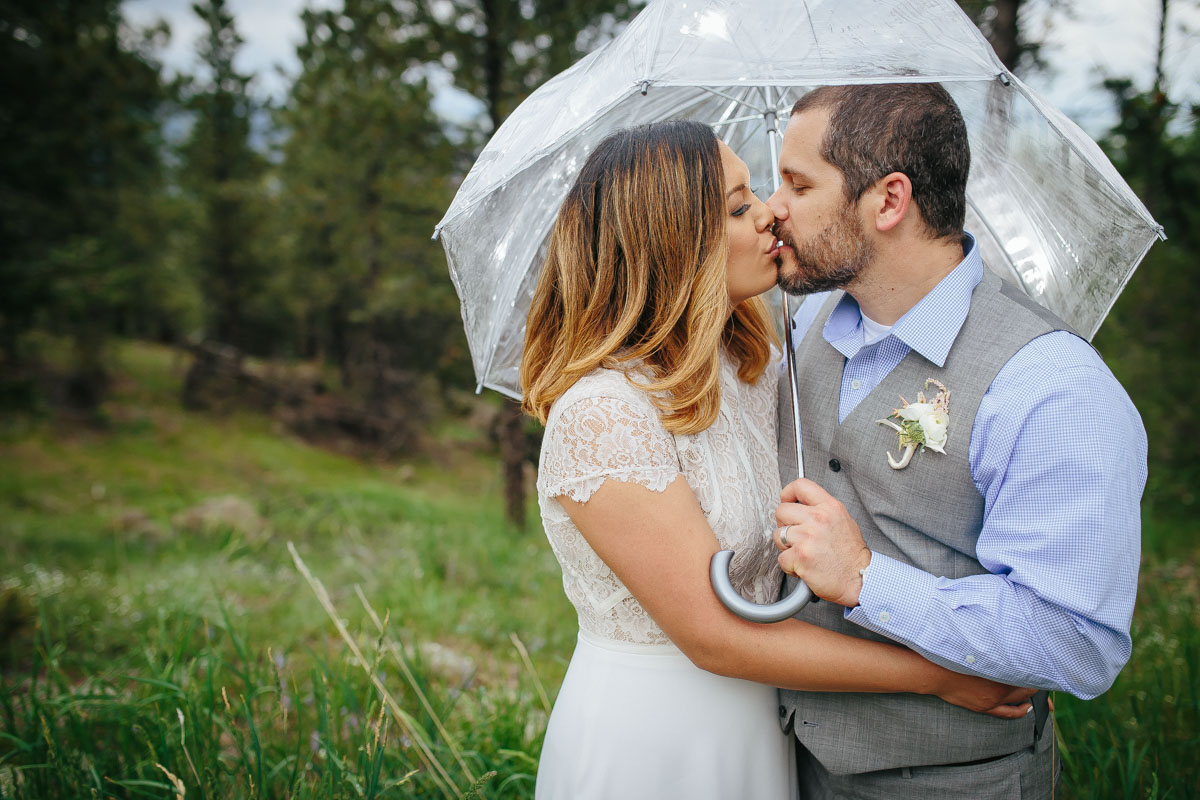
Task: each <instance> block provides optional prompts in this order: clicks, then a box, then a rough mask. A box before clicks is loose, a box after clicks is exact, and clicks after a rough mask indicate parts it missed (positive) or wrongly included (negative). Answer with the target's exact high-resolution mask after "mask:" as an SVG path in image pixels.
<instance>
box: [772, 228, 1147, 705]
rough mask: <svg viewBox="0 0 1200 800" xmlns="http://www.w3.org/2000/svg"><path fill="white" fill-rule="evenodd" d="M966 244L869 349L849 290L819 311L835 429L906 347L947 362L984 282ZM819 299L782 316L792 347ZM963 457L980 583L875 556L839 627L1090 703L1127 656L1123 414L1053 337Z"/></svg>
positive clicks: (1127, 429) (1069, 341) (1132, 465)
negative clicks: (837, 383)
mask: <svg viewBox="0 0 1200 800" xmlns="http://www.w3.org/2000/svg"><path fill="white" fill-rule="evenodd" d="M967 242H968V243H967V246H966V255H965V257H964V259H963V260H962V262H961V263H959V265H958V266H957V267H956V268H955V269H954V270H953V271H952V272H951V273H950V274H949V275H947V276H946V277H945V278H943V279H942V281H941V282H940V283H939V284H938V285H937V286H936V287H935V288H934V289H933V290H932V291H931V292H930V293H929V294H928V295H926V296H925V297H924V298H923V299H922V300H921V301H920V302H919V303H917V305H915V306H914V307H913V308H912V309H910V310H909V311H908V313H907V314H905V315H904V316H903V317H901V318H900V319H899V320H898V321H897V322H896V324H895V325H894V326H893V327H892V329H891V331H890V333H889V335H887V336H886V337H884V338H883V339H881V340H880V341H878V342H875V343H872V344H870V345H866V346H864V343H863V326H862V314H861V311H860V310H859V307H858V303H856V302H855V301H854V299H853V298H852V297H850V296H849V295H845V296H844V297H843V299H842V301H841V302H840V303H839V304H838V305H837V306H836V307H835V308H834V309H833V311H832V313H830V315H829V317H828V319H827V320H826V321H825V323H824V329H823V335H824V338H825V340H826V341H828V342H829V343H830V344H831V345H833V347H834V348H836V349H837V350H838V352H840V353H841V354H842V355H844V356H845V357H846V364H845V368H844V370H843V373H842V386H841V399H840V402H839V406H838V421H839V423H840V422H841V421H843V420H844V419H845V418H846V415H848V414H849V413H850V412H851V411H852V410H853V409H854V407H855V406H856V405H858V402H859V401H860V400H861V399H862V398H863V397H865V396H866V395H867V394H868V393H869V392H870V391H871V390H872V389H874V388H875V387H876V386H878V385H879V383H880V381H882V380H883V379H884V377H886V376H887V374H888V373H889V372H891V371H892V369H894V368H895V367H896V366H897V365H898V364H899V363H900V361H901V360H902V359H903V358H904V356H905V355H907V354H908V352H909V350H916V351H917V352H918V353H919V354H920V355H922V356H924V357H925V358H926V359H928V360H929V361H931V362H933V363H935V364H937V365H939V366H942V365H944V364H945V361H946V356H947V354H948V353H949V351H950V347H951V345H952V344H953V343H954V339H955V337H956V336H957V335H958V331H959V329H960V328H961V327H962V324H963V321H964V320H965V319H966V316H967V310H968V308H969V307H970V302H971V293H972V291H973V290H974V288H975V287H976V286H977V285H978V284H979V281H980V280H981V279H982V277H983V270H984V266H983V261H982V260H981V258H980V256H979V250H978V248H977V247H976V246H975V241H974V239H973V238H971V237H970V236H968V239H967ZM826 299H827V295H824V294H822V295H814V296H812V297H809V298H808V299H807V300H806V301H805V302H804V303H803V304H802V305H801V307H800V309H799V310H798V311H797V312H796V315H795V320H796V326H795V328H794V330H793V346H795V345H798V344H799V343H800V340H801V339H802V338H803V336H804V334H805V332H806V331H807V330H808V328H809V327H810V326H811V325H812V324H813V323H814V321H815V317H816V316H817V313H818V311H819V310H820V307H821V306H822V305H823V304H824V302H825V300H826ZM951 446H953V442H952V443H951ZM968 457H969V461H970V466H971V478H972V479H973V481H974V483H975V486H976V488H977V489H978V490H979V493H980V495H982V497H983V498H984V518H983V528H982V530H981V531H980V533H979V540H978V543H977V545H976V557H977V558H978V559H979V561H980V563H981V564H982V565H983V567H984V568H985V569H986V570H987V571H988V573H987V574H983V575H975V576H971V577H967V578H959V579H957V580H950V579H948V578H944V577H941V576H938V575H932V574H930V573H928V572H924V571H922V570H920V569H917V568H916V567H914V566H912V565H910V564H906V563H903V562H900V561H897V560H895V559H893V558H889V557H887V556H885V555H883V554H881V553H873V554H872V557H871V565H870V567H869V568H868V569H867V572H866V575H865V576H864V579H863V586H862V592H861V594H860V595H859V605H858V606H857V607H856V608H852V609H847V610H846V614H845V616H846V619H848V620H851V621H853V622H855V623H857V624H858V625H861V626H863V627H864V628H868V629H870V630H872V631H875V632H877V633H880V634H882V635H884V636H887V637H890V638H891V639H894V640H895V641H898V642H901V643H902V644H905V645H908V646H909V647H911V648H913V649H914V650H916V651H917V652H919V653H921V654H922V655H924V656H925V657H926V658H928V659H930V660H931V661H934V662H936V663H939V664H942V665H943V666H946V667H948V668H950V669H954V670H957V671H959V672H974V673H977V674H980V675H984V676H986V677H989V678H993V679H995V680H998V681H1002V682H1004V683H1009V684H1013V685H1016V686H1033V687H1038V688H1043V689H1061V690H1063V691H1067V692H1070V693H1071V694H1073V695H1075V696H1077V697H1081V698H1085V699H1086V698H1091V697H1095V696H1096V695H1098V694H1100V693H1102V692H1104V691H1105V690H1106V689H1108V687H1109V686H1111V685H1112V682H1113V680H1114V679H1115V678H1116V676H1117V673H1118V672H1119V671H1120V670H1121V667H1123V666H1124V665H1125V662H1126V661H1128V660H1129V655H1130V650H1131V640H1130V637H1129V624H1130V619H1131V618H1132V615H1133V604H1134V598H1135V595H1136V592H1137V572H1138V563H1139V560H1140V554H1141V516H1140V509H1139V505H1140V502H1141V496H1142V489H1143V488H1144V486H1145V483H1146V433H1145V430H1144V428H1143V427H1142V421H1141V417H1140V416H1139V415H1138V412H1137V409H1135V408H1134V406H1133V403H1132V402H1131V401H1130V399H1129V396H1128V395H1127V394H1126V393H1125V390H1124V389H1122V388H1121V385H1120V384H1119V383H1117V380H1116V378H1114V377H1113V374H1112V372H1110V371H1109V369H1108V367H1107V366H1105V364H1104V362H1103V361H1102V360H1101V359H1100V356H1099V355H1098V354H1097V353H1096V351H1095V350H1094V349H1092V347H1091V346H1090V345H1089V344H1087V343H1086V342H1084V341H1083V340H1082V339H1080V338H1078V337H1077V336H1074V335H1073V334H1070V333H1067V332H1065V331H1055V332H1053V333H1049V334H1046V335H1044V336H1040V337H1038V338H1036V339H1034V340H1033V341H1031V342H1030V343H1028V344H1027V345H1025V346H1024V347H1023V348H1021V350H1019V351H1018V352H1017V353H1016V354H1014V355H1013V357H1012V358H1011V359H1010V360H1009V362H1008V363H1007V364H1006V365H1005V366H1004V367H1003V368H1002V369H1001V370H1000V372H999V373H998V374H997V375H996V378H995V380H994V382H993V383H992V385H991V386H990V387H989V388H988V391H987V393H986V394H985V395H984V397H983V400H982V402H981V403H980V405H979V412H978V414H977V416H976V418H975V422H974V427H973V428H972V430H971V442H970V448H969V451H968Z"/></svg>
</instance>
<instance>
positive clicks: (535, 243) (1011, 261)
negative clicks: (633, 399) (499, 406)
mask: <svg viewBox="0 0 1200 800" xmlns="http://www.w3.org/2000/svg"><path fill="white" fill-rule="evenodd" d="M912 81H938V82H940V83H942V84H943V85H944V86H945V87H946V89H947V90H948V91H949V92H950V94H951V95H952V96H953V97H954V99H955V101H956V102H957V103H958V105H959V107H960V109H961V110H962V112H963V116H964V118H965V120H966V123H967V130H968V136H969V139H970V144H971V154H972V163H971V175H970V181H969V182H968V184H967V205H968V209H967V221H966V227H967V229H968V230H969V231H971V232H972V233H974V234H975V236H976V238H977V240H978V242H979V245H980V248H981V251H982V254H983V257H984V260H985V262H986V263H987V264H988V265H989V266H990V267H991V268H992V269H994V270H996V271H997V272H998V273H1000V274H1001V275H1003V276H1004V277H1006V278H1008V279H1009V280H1011V281H1012V282H1013V283H1015V284H1017V285H1019V286H1021V287H1022V288H1023V289H1024V290H1025V291H1026V292H1027V293H1028V294H1029V295H1030V296H1031V297H1033V298H1034V299H1035V300H1037V301H1038V302H1039V303H1041V304H1043V305H1044V306H1046V307H1047V308H1050V309H1051V310H1053V311H1054V312H1055V313H1056V314H1058V315H1059V316H1060V317H1062V318H1063V319H1064V320H1066V321H1067V322H1068V323H1070V324H1071V325H1072V326H1074V327H1075V328H1076V330H1078V331H1079V332H1080V333H1082V334H1083V335H1085V336H1088V337H1089V338H1090V337H1091V336H1092V335H1093V334H1094V333H1095V332H1096V330H1097V329H1098V328H1099V326H1100V323H1101V322H1102V321H1103V320H1104V317H1105V316H1106V315H1107V313H1108V311H1109V309H1110V308H1111V307H1112V304H1113V302H1114V301H1115V300H1116V297H1117V295H1118V294H1119V293H1120V291H1121V289H1122V288H1123V287H1124V285H1125V283H1126V281H1128V279H1129V277H1130V275H1131V274H1132V273H1133V270H1134V269H1135V267H1136V266H1137V264H1138V262H1139V261H1140V260H1141V258H1142V256H1143V255H1144V254H1145V252H1146V250H1147V249H1148V248H1149V247H1150V245H1151V243H1152V242H1153V241H1154V240H1155V239H1156V238H1157V237H1160V236H1162V228H1161V227H1160V226H1159V225H1157V224H1156V223H1155V221H1154V219H1153V218H1152V217H1151V216H1150V214H1149V212H1148V211H1147V210H1146V208H1145V206H1143V205H1142V203H1141V202H1140V201H1139V200H1138V199H1137V197H1136V196H1135V195H1134V193H1133V191H1132V190H1131V189H1130V188H1129V186H1128V185H1127V184H1126V183H1125V181H1124V180H1123V179H1122V178H1121V176H1120V175H1119V174H1118V173H1117V171H1116V169H1115V168H1114V167H1113V166H1112V164H1111V163H1110V162H1109V161H1108V159H1107V158H1106V157H1105V156H1104V154H1103V153H1102V152H1101V150H1100V148H1099V147H1097V146H1096V144H1095V142H1093V141H1092V140H1091V139H1090V138H1089V137H1088V136H1087V134H1085V133H1083V131H1081V130H1080V129H1079V128H1078V127H1077V126H1076V125H1075V124H1074V123H1072V122H1071V121H1070V120H1069V119H1067V118H1066V117H1065V116H1063V115H1062V114H1061V113H1059V112H1058V111H1057V110H1055V109H1054V108H1052V107H1051V106H1049V105H1048V104H1047V103H1046V102H1045V101H1044V100H1043V99H1042V98H1040V97H1039V96H1038V95H1037V94H1036V93H1035V92H1033V91H1032V90H1031V89H1029V88H1028V87H1026V86H1025V85H1024V84H1023V83H1021V81H1020V80H1018V79H1017V78H1016V77H1015V76H1013V75H1012V74H1011V73H1010V72H1009V71H1008V70H1006V69H1005V68H1004V66H1003V65H1002V64H1001V63H1000V61H999V60H998V59H997V58H996V56H995V54H994V53H993V52H992V49H991V47H990V46H989V45H988V44H987V42H986V40H985V39H984V38H983V36H982V35H981V34H980V33H979V30H978V29H977V28H976V27H975V26H974V24H972V22H971V21H970V19H969V18H968V17H967V16H966V15H965V14H964V13H963V12H962V11H961V9H959V7H958V6H957V5H956V4H955V3H954V2H952V0H922V2H919V3H915V2H911V0H807V2H799V3H795V4H792V5H791V7H789V8H784V9H781V8H780V5H779V4H770V5H767V4H763V3H760V2H755V0H689V2H686V3H681V2H677V0H656V1H655V2H652V3H651V4H650V5H648V6H647V7H646V8H645V9H644V10H643V11H642V12H641V14H639V15H638V17H637V18H636V19H635V20H634V21H633V22H632V23H630V25H629V26H628V27H627V28H626V29H625V30H624V32H622V33H621V35H620V36H618V37H617V38H615V39H614V40H612V41H611V42H609V43H608V44H607V45H605V46H604V47H602V48H600V49H599V50H597V51H595V52H593V53H592V54H591V55H589V56H587V57H586V58H584V59H582V60H581V61H579V62H578V63H577V64H575V66H573V67H571V68H570V69H568V70H567V71H565V72H563V73H561V74H560V75H558V76H556V77H555V78H553V79H551V80H550V81H548V82H547V83H546V84H544V85H543V86H542V87H541V88H539V89H538V90H537V91H535V92H534V93H533V94H532V95H530V97H529V98H528V99H526V100H525V102H524V103H522V104H521V105H520V107H519V108H517V109H516V110H515V111H514V112H513V113H512V115H511V116H510V117H509V118H508V119H507V120H506V121H505V123H504V124H503V125H501V126H500V129H499V130H497V131H496V133H495V135H494V136H493V137H492V139H491V141H489V142H488V144H487V146H486V147H485V148H484V150H483V152H482V153H481V154H480V156H479V159H478V160H477V161H476V162H475V165H474V166H473V167H472V168H471V171H470V172H469V173H468V174H467V176H466V178H465V179H464V180H463V183H462V186H461V187H460V188H459V191H458V193H457V195H456V196H455V198H454V201H453V203H452V204H451V206H450V208H449V210H448V211H447V212H446V215H445V217H443V219H442V221H441V222H440V223H439V224H438V226H437V229H436V231H435V236H440V238H441V241H442V244H443V247H444V248H445V251H446V259H447V261H448V263H449V267H450V275H451V278H452V280H453V281H454V285H455V288H456V289H457V291H458V295H459V298H460V299H461V301H462V313H463V321H464V323H465V326H466V331H467V339H468V342H469V345H470V350H471V358H472V362H473V364H474V367H475V374H476V376H477V378H478V381H479V386H480V387H484V386H487V387H489V388H492V389H495V390H497V391H499V392H502V393H504V394H506V395H509V396H511V397H514V398H515V397H519V396H520V386H519V381H518V372H519V365H520V358H521V350H522V347H523V343H524V336H525V317H526V314H527V312H528V308H529V303H530V299H531V297H532V293H533V287H534V285H535V283H536V280H537V275H538V272H539V271H540V269H541V266H542V263H543V262H544V260H545V253H546V245H547V242H548V239H549V234H550V231H551V229H552V227H553V223H554V218H555V216H556V214H557V212H558V209H559V206H560V204H561V203H562V200H563V198H564V197H565V196H566V193H567V190H568V189H569V188H570V185H571V183H572V181H573V180H574V179H575V176H576V174H577V173H578V171H579V169H580V168H581V167H582V165H583V162H584V161H585V160H586V158H587V156H588V154H590V153H591V151H592V149H593V148H594V147H595V146H596V144H598V143H599V142H600V140H601V139H603V138H604V137H605V136H606V135H607V134H608V133H610V132H611V131H613V130H616V129H618V128H622V127H627V126H630V125H635V124H640V123H646V122H653V121H657V120H662V119H675V118H677V119H697V120H702V121H705V122H708V123H710V124H712V125H714V126H715V127H716V130H717V132H718V134H719V135H720V136H721V138H722V139H724V140H725V141H726V143H728V144H729V145H730V147H732V148H733V149H734V150H735V151H736V152H737V153H738V154H739V155H740V156H741V157H742V158H743V159H744V160H745V161H746V163H747V165H748V166H749V167H750V170H751V178H752V188H754V189H756V190H760V189H766V190H767V191H768V192H769V191H770V187H771V185H772V178H771V176H772V175H774V173H775V150H774V146H773V145H772V144H771V142H772V137H771V136H770V135H769V134H768V131H769V130H770V129H772V128H774V127H775V126H776V124H778V126H779V127H782V126H784V125H786V123H787V117H788V112H789V110H790V107H791V104H792V103H793V102H795V100H796V99H798V98H799V97H800V96H801V95H803V94H804V93H805V92H807V91H808V90H810V89H812V88H813V87H815V86H819V85H826V84H848V83H896V82H912Z"/></svg>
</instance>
